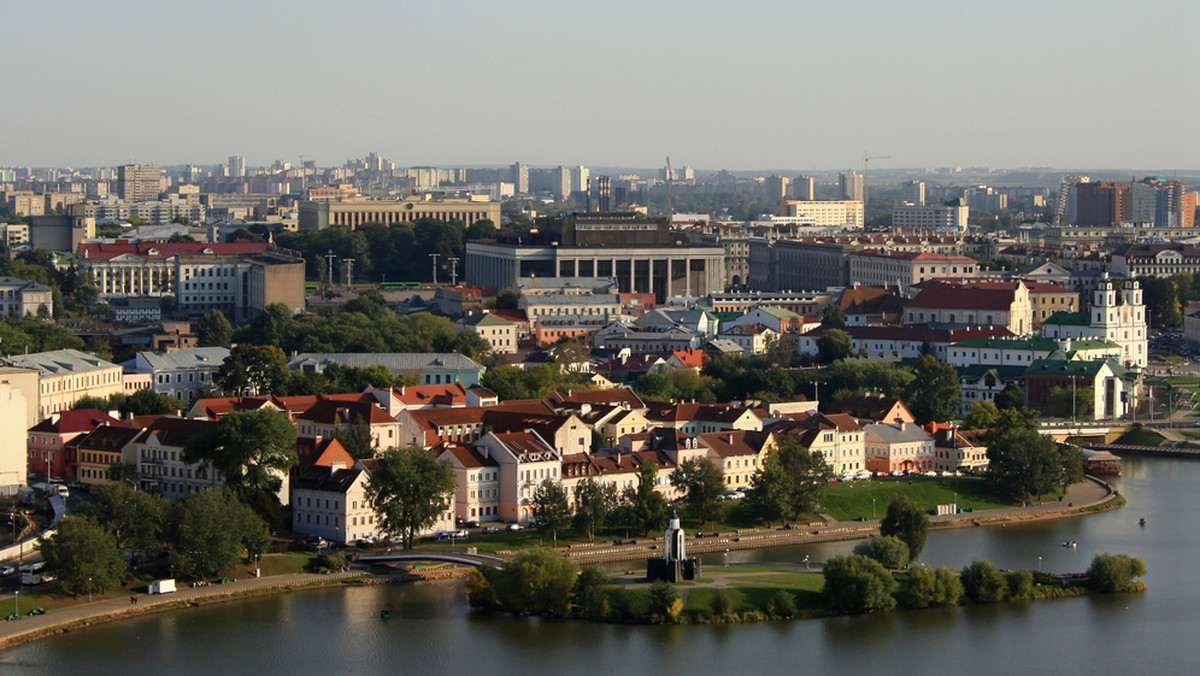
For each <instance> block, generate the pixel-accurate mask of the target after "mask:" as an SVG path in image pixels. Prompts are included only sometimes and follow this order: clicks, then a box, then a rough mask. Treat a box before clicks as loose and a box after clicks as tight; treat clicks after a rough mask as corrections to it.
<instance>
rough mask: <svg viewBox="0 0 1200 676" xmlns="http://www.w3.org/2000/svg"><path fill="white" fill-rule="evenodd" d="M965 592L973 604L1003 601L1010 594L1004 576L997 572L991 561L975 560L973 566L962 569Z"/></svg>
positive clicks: (961, 577)
mask: <svg viewBox="0 0 1200 676" xmlns="http://www.w3.org/2000/svg"><path fill="white" fill-rule="evenodd" d="M959 579H960V581H961V582H962V586H963V592H964V593H966V595H967V598H968V599H970V600H971V601H972V602H973V603H994V602H996V601H1003V600H1004V595H1005V594H1006V593H1007V592H1008V583H1007V582H1006V581H1005V579H1004V575H1002V574H1001V573H1000V571H999V570H996V566H994V565H993V564H992V562H991V561H984V560H983V559H975V561H974V562H972V563H971V565H969V566H967V567H966V568H963V569H962V575H960V576H959Z"/></svg>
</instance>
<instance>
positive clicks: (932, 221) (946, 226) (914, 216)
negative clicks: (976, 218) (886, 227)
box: [892, 200, 971, 232]
mask: <svg viewBox="0 0 1200 676" xmlns="http://www.w3.org/2000/svg"><path fill="white" fill-rule="evenodd" d="M970 211H971V209H970V207H968V206H966V205H964V204H962V200H951V201H950V202H947V203H946V204H944V205H941V206H919V205H915V204H905V205H901V206H896V207H892V228H893V229H895V230H954V231H957V232H966V231H967V217H968V216H969V215H970Z"/></svg>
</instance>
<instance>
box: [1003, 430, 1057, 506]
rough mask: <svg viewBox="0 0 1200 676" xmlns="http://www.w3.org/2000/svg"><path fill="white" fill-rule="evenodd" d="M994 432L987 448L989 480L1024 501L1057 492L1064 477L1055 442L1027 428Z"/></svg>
mask: <svg viewBox="0 0 1200 676" xmlns="http://www.w3.org/2000/svg"><path fill="white" fill-rule="evenodd" d="M1006 413H1007V411H1006ZM993 432H994V433H993V434H991V435H989V440H988V449H987V456H988V478H989V480H990V481H992V482H994V483H995V484H996V485H997V486H999V487H1000V489H1001V490H1003V491H1005V492H1007V493H1009V494H1010V495H1012V496H1013V497H1015V498H1020V499H1021V500H1023V501H1025V500H1028V499H1029V497H1030V496H1031V495H1036V496H1038V497H1039V498H1040V497H1041V496H1042V495H1044V494H1046V493H1049V492H1050V491H1052V490H1054V487H1055V486H1056V485H1057V484H1058V483H1059V481H1060V480H1061V478H1062V473H1063V463H1062V456H1061V455H1060V454H1059V452H1058V449H1056V448H1055V444H1054V440H1053V439H1051V438H1050V437H1048V436H1045V435H1043V434H1040V433H1038V431H1037V430H1032V429H1028V428H1008V429H1005V428H997V429H996V430H993Z"/></svg>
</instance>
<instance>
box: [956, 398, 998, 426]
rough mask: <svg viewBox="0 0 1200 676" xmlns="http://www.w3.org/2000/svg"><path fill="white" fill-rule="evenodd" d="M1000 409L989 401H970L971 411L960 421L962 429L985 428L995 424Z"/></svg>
mask: <svg viewBox="0 0 1200 676" xmlns="http://www.w3.org/2000/svg"><path fill="white" fill-rule="evenodd" d="M999 420H1000V409H998V408H996V405H995V404H993V403H992V402H990V401H973V402H971V412H970V413H968V414H967V416H966V417H965V418H963V421H962V428H963V429H964V430H986V429H991V428H992V427H995V426H996V423H997V422H998V421H999Z"/></svg>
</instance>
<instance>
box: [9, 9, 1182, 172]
mask: <svg viewBox="0 0 1200 676" xmlns="http://www.w3.org/2000/svg"><path fill="white" fill-rule="evenodd" d="M0 16H3V19H4V25H5V30H4V32H3V39H2V40H0V55H2V56H3V63H4V66H5V68H4V75H3V78H2V81H3V83H4V85H5V86H4V92H5V97H4V103H3V106H2V107H0V111H2V112H0V130H2V133H3V136H2V138H3V142H2V143H0V166H14V165H31V166H48V165H60V166H93V165H112V164H119V163H124V162H143V163H156V164H180V163H186V162H192V163H197V164H215V163H217V162H224V161H225V160H226V158H227V157H228V156H229V155H243V156H245V157H246V162H247V164H248V165H249V166H258V165H263V164H269V163H270V162H272V161H273V160H275V159H283V160H285V161H290V162H297V161H298V159H299V157H300V156H301V155H304V156H306V157H307V158H309V159H314V160H316V161H317V163H318V164H319V165H334V164H341V163H342V162H344V161H345V160H346V159H347V158H350V157H362V156H365V155H366V154H367V153H368V152H371V151H374V152H378V153H379V154H381V155H383V156H384V157H387V158H389V159H391V160H392V161H394V162H395V163H396V164H397V166H414V165H452V166H461V165H467V166H469V165H484V164H508V163H511V162H514V161H517V160H520V161H523V162H526V163H529V164H535V165H537V164H568V165H570V164H585V165H593V166H595V165H617V166H642V167H655V166H661V165H662V164H663V161H664V158H665V156H667V155H670V156H671V161H672V164H673V165H676V166H683V165H689V166H692V167H696V168H701V169H720V168H727V169H733V170H738V169H758V168H788V169H809V168H817V169H835V168H842V167H860V166H861V164H862V154H863V151H864V150H869V151H870V153H871V154H872V155H880V156H882V155H890V156H892V158H891V159H886V160H877V161H875V162H873V163H872V165H871V166H872V167H879V168H887V167H925V166H948V165H949V166H989V165H990V166H1000V167H1021V166H1050V167H1057V168H1073V167H1087V168H1103V167H1112V168H1139V169H1161V170H1170V169H1185V168H1187V169H1194V168H1197V167H1198V166H1200V129H1198V127H1197V124H1196V123H1195V122H1194V119H1195V116H1196V111H1197V110H1198V109H1200V86H1197V82H1196V76H1197V73H1198V72H1200V68H1198V66H1200V48H1198V47H1197V44H1198V40H1197V29H1198V28H1200V1H1197V0H1166V1H1163V2H1128V1H1123V2H1111V1H1108V0H1099V1H1095V0H1094V1H1091V2H1047V1H1046V0H1040V1H1028V2H1026V1H1023V0H1008V1H1006V2H977V1H975V0H948V1H945V2H937V1H933V0H929V1H922V0H910V1H907V2H898V1H892V0H889V1H886V2H885V1H877V2H855V1H852V0H826V1H823V2H808V1H805V0H792V1H789V2H768V1H762V2H754V1H753V0H742V1H739V2H733V1H726V2H709V1H706V0H691V1H689V2H660V1H655V0H639V1H635V2H626V1H623V0H609V1H605V2H596V1H593V2H572V1H563V0H558V1H557V2H542V1H503V0H487V1H480V2H470V1H462V2H454V1H429V0H426V1H424V2H409V1H405V0H380V1H370V2H368V1H359V2H354V1H340V2H339V1H331V0H325V1H323V2H309V1H308V0H288V1H286V2H273V1H266V0H241V1H239V2H231V1H228V0H205V1H204V2H195V1H194V0H193V1H189V2H182V1H176V0H157V1H154V2H141V1H136V2H135V1H125V0H113V1H110V2H95V1H94V0H88V1H86V2H84V1H81V0H58V1H52V0H26V1H22V2H17V1H15V0H0Z"/></svg>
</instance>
